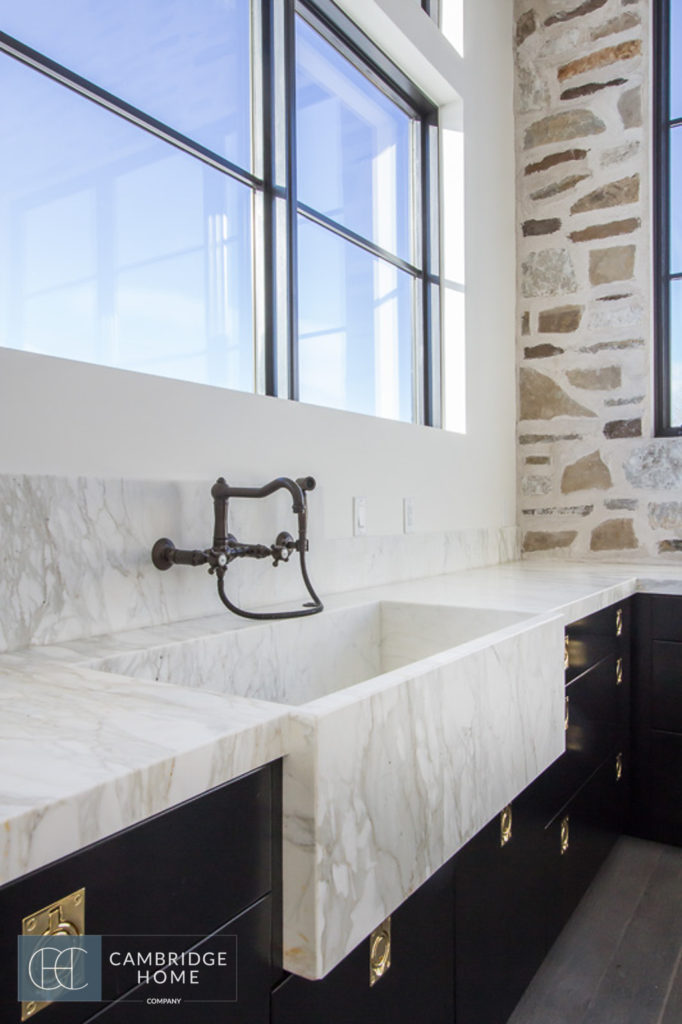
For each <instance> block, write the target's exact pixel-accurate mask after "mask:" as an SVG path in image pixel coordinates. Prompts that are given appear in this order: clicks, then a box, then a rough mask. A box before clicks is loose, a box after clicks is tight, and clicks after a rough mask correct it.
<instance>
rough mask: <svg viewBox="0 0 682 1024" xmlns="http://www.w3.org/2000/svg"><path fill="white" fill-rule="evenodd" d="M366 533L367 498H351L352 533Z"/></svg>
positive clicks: (356, 534) (356, 535) (358, 535)
mask: <svg viewBox="0 0 682 1024" xmlns="http://www.w3.org/2000/svg"><path fill="white" fill-rule="evenodd" d="M366 533H367V498H353V534H354V536H355V537H364V536H365V534H366Z"/></svg>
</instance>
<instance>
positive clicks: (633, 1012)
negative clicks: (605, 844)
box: [509, 837, 682, 1024]
mask: <svg viewBox="0 0 682 1024" xmlns="http://www.w3.org/2000/svg"><path fill="white" fill-rule="evenodd" d="M509 1024H682V849H678V848H677V847H673V846H661V845H659V844H658V843H648V842H645V841H644V840H642V839H632V838H630V837H623V838H621V839H619V841H618V843H617V844H616V846H615V848H614V850H613V852H612V854H611V855H610V857H609V859H608V860H607V861H606V863H605V864H604V866H603V867H602V869H601V871H600V872H599V874H598V876H597V877H596V878H595V880H594V882H593V883H592V885H591V886H590V888H589V890H588V891H587V893H586V894H585V897H584V898H583V900H582V902H581V903H580V905H579V907H578V909H577V910H576V911H575V913H574V915H573V917H572V918H571V920H570V921H569V923H568V925H567V926H566V928H565V929H564V931H563V932H562V933H561V935H560V937H559V939H558V940H557V942H556V943H555V945H554V946H553V947H552V949H551V951H550V953H549V955H548V956H547V958H546V960H545V962H544V963H543V965H542V967H541V968H540V970H539V972H538V973H537V974H536V976H535V978H534V979H533V981H532V983H531V985H530V987H529V988H528V989H527V991H526V993H525V995H524V997H523V999H522V1000H521V1002H520V1003H519V1005H518V1006H517V1008H516V1010H515V1011H514V1014H513V1015H512V1017H511V1018H510V1019H509Z"/></svg>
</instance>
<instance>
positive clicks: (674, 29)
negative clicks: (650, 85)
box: [670, 0, 682, 118]
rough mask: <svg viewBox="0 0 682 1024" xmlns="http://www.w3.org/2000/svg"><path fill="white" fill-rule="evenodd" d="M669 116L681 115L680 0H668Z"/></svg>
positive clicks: (681, 34) (681, 56)
mask: <svg viewBox="0 0 682 1024" xmlns="http://www.w3.org/2000/svg"><path fill="white" fill-rule="evenodd" d="M670 117H671V118H676V117H682V0H670Z"/></svg>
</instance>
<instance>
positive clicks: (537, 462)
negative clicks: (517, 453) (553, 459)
mask: <svg viewBox="0 0 682 1024" xmlns="http://www.w3.org/2000/svg"><path fill="white" fill-rule="evenodd" d="M526 465H527V466H547V465H549V455H526Z"/></svg>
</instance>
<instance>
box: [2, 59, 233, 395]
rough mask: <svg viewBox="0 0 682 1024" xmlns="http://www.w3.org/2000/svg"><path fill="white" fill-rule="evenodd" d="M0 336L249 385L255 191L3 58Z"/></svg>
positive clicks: (67, 353) (24, 344)
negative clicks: (8, 156) (9, 100)
mask: <svg viewBox="0 0 682 1024" xmlns="http://www.w3.org/2000/svg"><path fill="white" fill-rule="evenodd" d="M0 90H2V94H3V95H5V96H12V97H13V103H12V104H3V106H2V108H1V109H0V132H1V135H0V137H1V138H2V143H3V152H4V153H5V154H11V159H4V160H3V161H2V162H1V163H0V239H1V240H2V241H1V242H0V246H1V248H0V344H2V345H5V346H7V347H10V348H20V349H26V350H28V351H32V352H42V353H44V354H47V355H56V356H64V357H67V358H71V359H80V360H84V361H87V362H93V363H101V364H103V365H106V366H118V367H122V368H125V369H133V370H141V371H145V372H149V373H155V374H160V375H162V376H169V377H178V378H181V379H183V380H193V381H198V382H201V383H209V384H216V385H222V386H226V387H232V388H239V389H242V390H252V389H253V343H252V337H253V334H252V284H251V190H250V189H248V188H246V187H245V186H243V185H241V184H240V183H238V182H236V181H234V180H233V179H231V178H229V177H228V176H226V175H224V174H222V173H221V172H220V171H217V170H214V169H213V168H211V167H208V166H207V165H205V164H203V163H202V162H201V161H198V160H196V159H194V158H193V157H191V156H188V155H187V154H185V153H183V152H181V151H180V150H177V149H175V148H174V147H172V146H169V145H167V144H166V143H164V142H161V141H159V140H158V139H156V138H154V136H152V135H150V134H149V133H147V132H144V131H142V130H141V129H139V128H137V127H135V126H133V125H131V124H129V123H128V122H126V121H124V120H122V119H121V118H119V117H116V116H115V115H113V114H111V113H109V112H108V111H105V110H103V109H102V108H101V107H98V106H97V105H96V104H94V103H91V102H90V101H88V100H85V99H83V98H82V97H81V96H78V95H77V94H76V93H74V92H71V91H70V90H68V89H66V88H64V87H63V86H61V85H58V84H56V83H55V82H53V81H51V80H50V79H48V78H45V77H44V76H43V75H40V74H36V73H35V72H34V71H32V70H30V69H28V68H26V67H24V66H23V65H22V64H20V63H18V62H17V61H15V60H13V59H12V58H9V57H2V58H0Z"/></svg>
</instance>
